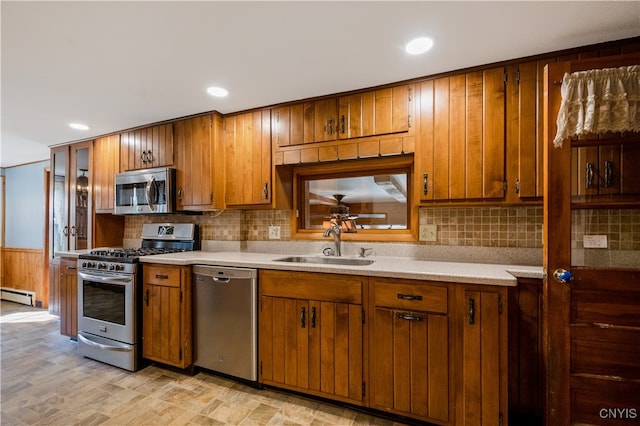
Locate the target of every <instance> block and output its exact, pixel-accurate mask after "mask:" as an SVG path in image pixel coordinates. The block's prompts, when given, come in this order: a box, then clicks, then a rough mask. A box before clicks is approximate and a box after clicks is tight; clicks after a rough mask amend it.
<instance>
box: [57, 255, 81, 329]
mask: <svg viewBox="0 0 640 426" xmlns="http://www.w3.org/2000/svg"><path fill="white" fill-rule="evenodd" d="M77 263H78V262H77V261H76V260H75V259H61V260H60V266H59V268H60V269H59V284H58V285H59V291H60V334H64V335H65V336H69V337H71V338H72V339H76V338H77V337H78V270H77Z"/></svg>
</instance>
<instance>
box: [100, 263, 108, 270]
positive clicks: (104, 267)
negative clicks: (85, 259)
mask: <svg viewBox="0 0 640 426" xmlns="http://www.w3.org/2000/svg"><path fill="white" fill-rule="evenodd" d="M98 269H107V264H106V263H98Z"/></svg>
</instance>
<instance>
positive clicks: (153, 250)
mask: <svg viewBox="0 0 640 426" xmlns="http://www.w3.org/2000/svg"><path fill="white" fill-rule="evenodd" d="M181 251H185V249H184V248H170V247H140V248H115V249H101V250H92V251H91V252H89V253H87V254H81V255H80V256H79V258H80V259H86V260H102V261H105V262H121V263H137V262H138V258H139V257H140V256H152V255H156V254H167V253H177V252H181Z"/></svg>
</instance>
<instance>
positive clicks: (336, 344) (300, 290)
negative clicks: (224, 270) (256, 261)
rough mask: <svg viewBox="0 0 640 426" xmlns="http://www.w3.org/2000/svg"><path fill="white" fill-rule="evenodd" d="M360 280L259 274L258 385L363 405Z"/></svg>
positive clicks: (320, 276) (338, 276)
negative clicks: (262, 384)
mask: <svg viewBox="0 0 640 426" xmlns="http://www.w3.org/2000/svg"><path fill="white" fill-rule="evenodd" d="M363 286H364V281H363V279H362V278H359V277H353V276H342V275H332V274H311V273H305V272H280V271H267V270H263V271H260V278H259V287H260V313H259V327H260V360H259V370H260V382H261V383H264V384H268V385H273V386H278V387H282V388H286V389H291V390H296V391H300V392H304V393H308V394H313V395H317V396H323V397H327V398H331V399H335V400H339V401H343V402H350V403H353V404H358V405H362V404H363V399H364V392H365V381H364V371H363V345H364V343H363V342H364V341H363V336H364V332H363V327H364V325H363V315H364V311H363V306H362V302H363Z"/></svg>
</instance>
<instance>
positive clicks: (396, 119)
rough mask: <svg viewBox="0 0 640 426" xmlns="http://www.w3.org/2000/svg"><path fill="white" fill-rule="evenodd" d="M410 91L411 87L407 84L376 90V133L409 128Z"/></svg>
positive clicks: (402, 130) (396, 131) (394, 131)
mask: <svg viewBox="0 0 640 426" xmlns="http://www.w3.org/2000/svg"><path fill="white" fill-rule="evenodd" d="M410 92H411V89H410V88H409V86H407V85H403V86H396V87H391V88H388V89H380V90H376V91H375V106H374V109H375V130H374V134H375V135H384V134H388V133H398V132H407V131H408V130H409V127H410V120H411V117H410V112H409V102H410V98H411V95H410Z"/></svg>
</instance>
